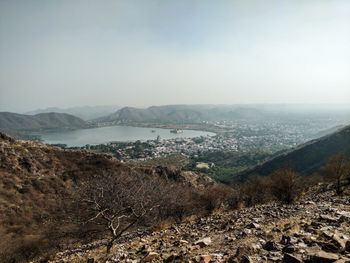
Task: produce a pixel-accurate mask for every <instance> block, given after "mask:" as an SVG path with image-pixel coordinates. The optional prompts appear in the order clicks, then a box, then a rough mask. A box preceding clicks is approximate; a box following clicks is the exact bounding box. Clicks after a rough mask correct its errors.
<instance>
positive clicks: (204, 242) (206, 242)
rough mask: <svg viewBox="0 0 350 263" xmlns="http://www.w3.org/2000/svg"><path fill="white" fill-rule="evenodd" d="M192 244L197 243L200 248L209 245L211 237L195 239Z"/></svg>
mask: <svg viewBox="0 0 350 263" xmlns="http://www.w3.org/2000/svg"><path fill="white" fill-rule="evenodd" d="M194 244H195V245H199V246H200V247H201V248H203V247H206V246H209V245H210V244H211V238H210V237H205V238H203V239H200V240H198V241H196V242H195V243H194Z"/></svg>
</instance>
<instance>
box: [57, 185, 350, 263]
mask: <svg viewBox="0 0 350 263" xmlns="http://www.w3.org/2000/svg"><path fill="white" fill-rule="evenodd" d="M349 194H350V188H348V190H347V195H343V196H337V195H335V193H334V191H332V190H327V189H323V188H322V187H320V186H318V187H315V188H314V189H313V190H312V191H310V192H309V193H308V194H307V195H305V196H304V197H303V199H302V200H301V201H300V202H298V203H296V204H294V205H288V206H287V205H280V204H277V203H271V204H267V205H261V206H256V207H251V208H244V209H241V210H236V211H231V212H224V213H219V214H214V215H211V216H208V217H204V218H200V219H196V220H193V221H189V222H185V223H181V224H173V225H171V226H170V227H169V228H166V229H163V230H158V231H155V232H143V231H136V232H131V233H129V234H127V235H125V236H124V237H123V238H122V239H121V241H120V242H119V243H118V244H116V245H115V246H114V247H113V249H112V252H111V255H110V256H109V257H108V258H109V260H108V262H130V263H136V262H199V263H202V262H205V263H209V262H227V263H234V262H247V263H249V262H290V263H298V262H320V263H321V262H337V263H340V262H350V199H349ZM103 243H104V241H100V242H95V243H93V244H90V245H89V246H85V247H79V248H78V249H76V250H67V251H63V252H60V253H58V254H57V255H56V257H55V259H54V260H53V261H51V262H105V261H104V260H106V257H105V254H104V250H105V248H104V246H103Z"/></svg>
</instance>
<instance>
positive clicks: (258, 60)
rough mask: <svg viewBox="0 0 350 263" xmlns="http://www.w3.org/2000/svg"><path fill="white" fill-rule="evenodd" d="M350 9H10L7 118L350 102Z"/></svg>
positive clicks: (3, 82)
mask: <svg viewBox="0 0 350 263" xmlns="http://www.w3.org/2000/svg"><path fill="white" fill-rule="evenodd" d="M349 13H350V2H349V1H283V2H281V1H264V2H261V1H215V2H214V1H154V0H152V1H103V2H102V3H101V2H96V1H1V2H0V39H1V41H0V93H1V94H0V95H1V96H0V110H1V111H18V112H25V111H27V110H34V109H37V108H45V107H52V106H55V107H73V106H82V105H119V106H136V107H144V106H151V105H165V104H235V103H243V104H248V103H311V104H324V103H327V104H350V74H349V72H350V48H349V47H350V31H349V28H350V16H349Z"/></svg>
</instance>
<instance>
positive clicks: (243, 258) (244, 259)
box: [239, 255, 253, 263]
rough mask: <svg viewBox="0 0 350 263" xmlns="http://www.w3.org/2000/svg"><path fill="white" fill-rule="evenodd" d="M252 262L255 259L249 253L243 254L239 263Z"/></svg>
mask: <svg viewBox="0 0 350 263" xmlns="http://www.w3.org/2000/svg"><path fill="white" fill-rule="evenodd" d="M252 262H253V260H252V259H251V258H250V257H249V256H247V255H243V256H242V257H241V259H240V260H239V263H252Z"/></svg>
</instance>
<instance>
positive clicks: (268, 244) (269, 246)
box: [264, 241, 278, 251]
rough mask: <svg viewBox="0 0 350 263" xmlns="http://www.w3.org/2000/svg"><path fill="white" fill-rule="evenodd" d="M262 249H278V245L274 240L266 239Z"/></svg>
mask: <svg viewBox="0 0 350 263" xmlns="http://www.w3.org/2000/svg"><path fill="white" fill-rule="evenodd" d="M264 249H265V250H267V251H273V250H278V245H277V243H276V242H274V241H268V242H266V244H265V245H264Z"/></svg>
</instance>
